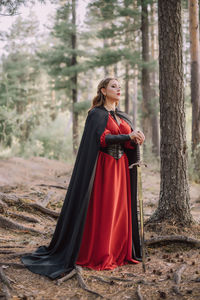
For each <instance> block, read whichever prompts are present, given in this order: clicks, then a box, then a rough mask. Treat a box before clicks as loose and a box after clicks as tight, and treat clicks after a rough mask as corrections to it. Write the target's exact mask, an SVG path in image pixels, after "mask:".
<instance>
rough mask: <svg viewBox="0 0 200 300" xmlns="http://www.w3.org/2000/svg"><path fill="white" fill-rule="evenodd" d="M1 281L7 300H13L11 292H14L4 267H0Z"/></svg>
mask: <svg viewBox="0 0 200 300" xmlns="http://www.w3.org/2000/svg"><path fill="white" fill-rule="evenodd" d="M0 281H1V282H2V285H3V294H4V297H5V299H6V300H10V299H11V294H10V290H12V287H11V285H10V280H9V279H8V278H7V277H6V275H5V274H4V272H3V269H2V267H0Z"/></svg>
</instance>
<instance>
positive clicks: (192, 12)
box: [189, 0, 200, 153]
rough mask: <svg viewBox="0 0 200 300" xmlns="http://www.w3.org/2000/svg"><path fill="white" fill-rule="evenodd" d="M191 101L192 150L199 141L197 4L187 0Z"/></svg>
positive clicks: (199, 89)
mask: <svg viewBox="0 0 200 300" xmlns="http://www.w3.org/2000/svg"><path fill="white" fill-rule="evenodd" d="M189 18H190V22H189V23H190V26H189V27H190V53H191V102H192V152H193V153H194V150H195V149H196V147H197V145H198V144H199V143H200V83H199V80H200V77H199V5H198V0H189Z"/></svg>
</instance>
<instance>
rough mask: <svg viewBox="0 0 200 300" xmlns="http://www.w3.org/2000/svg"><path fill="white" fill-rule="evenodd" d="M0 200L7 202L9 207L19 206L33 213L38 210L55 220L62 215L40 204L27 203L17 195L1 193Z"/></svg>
mask: <svg viewBox="0 0 200 300" xmlns="http://www.w3.org/2000/svg"><path fill="white" fill-rule="evenodd" d="M0 200H2V201H4V202H6V203H7V204H8V205H9V206H18V207H20V208H23V209H25V210H27V211H32V210H36V211H40V212H41V213H43V214H45V215H49V216H51V217H53V218H58V217H59V215H60V213H58V212H56V211H53V210H50V209H48V208H45V207H44V206H42V205H40V204H38V203H34V202H31V203H28V202H25V201H24V200H23V199H21V198H19V197H17V196H15V195H7V194H4V193H0Z"/></svg>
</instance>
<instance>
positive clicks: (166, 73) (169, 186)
mask: <svg viewBox="0 0 200 300" xmlns="http://www.w3.org/2000/svg"><path fill="white" fill-rule="evenodd" d="M158 25H159V68H160V72H159V79H160V86H159V88H160V129H161V151H160V156H161V186H160V199H159V204H158V208H157V210H156V212H155V213H154V215H153V216H152V217H151V218H150V221H163V220H166V219H167V220H168V221H170V222H173V224H174V223H176V224H182V225H189V224H190V223H191V221H192V216H191V213H190V207H189V198H190V197H189V189H188V176H187V161H186V156H187V153H186V149H187V145H186V134H185V107H184V97H183V62H182V27H181V0H169V1H163V0H159V1H158Z"/></svg>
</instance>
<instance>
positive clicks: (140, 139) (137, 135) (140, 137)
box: [129, 130, 145, 145]
mask: <svg viewBox="0 0 200 300" xmlns="http://www.w3.org/2000/svg"><path fill="white" fill-rule="evenodd" d="M129 136H130V138H131V140H133V141H134V142H135V143H136V144H139V145H142V144H143V143H144V140H145V136H144V133H143V132H142V131H140V130H138V131H136V130H134V131H132V132H131V133H130V134H129Z"/></svg>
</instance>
